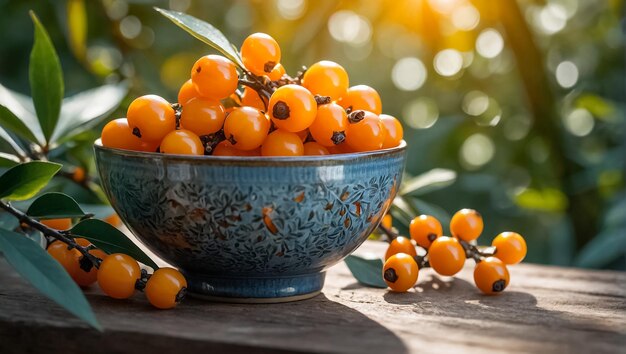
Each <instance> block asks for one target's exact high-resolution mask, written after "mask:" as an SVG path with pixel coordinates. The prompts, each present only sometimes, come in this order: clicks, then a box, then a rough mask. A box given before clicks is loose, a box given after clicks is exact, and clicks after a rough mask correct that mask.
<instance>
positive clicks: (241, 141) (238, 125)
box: [224, 107, 270, 150]
mask: <svg viewBox="0 0 626 354" xmlns="http://www.w3.org/2000/svg"><path fill="white" fill-rule="evenodd" d="M269 130H270V121H269V120H268V119H267V116H266V115H265V114H264V113H263V112H261V111H260V110H258V109H256V108H252V107H237V108H234V109H233V110H232V111H231V112H230V113H229V114H228V116H227V117H226V120H225V121H224V136H226V140H228V141H230V143H231V144H232V145H233V146H234V147H235V148H237V149H239V150H254V149H256V148H258V147H259V146H261V144H262V143H263V141H264V140H265V138H266V137H267V133H268V132H269Z"/></svg>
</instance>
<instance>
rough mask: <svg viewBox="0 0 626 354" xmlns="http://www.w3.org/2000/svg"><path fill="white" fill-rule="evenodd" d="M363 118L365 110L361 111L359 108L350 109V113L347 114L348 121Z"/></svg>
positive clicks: (351, 121)
mask: <svg viewBox="0 0 626 354" xmlns="http://www.w3.org/2000/svg"><path fill="white" fill-rule="evenodd" d="M363 118H365V111H362V110H360V109H359V110H356V111H352V112H350V114H348V121H349V122H350V123H358V122H360V121H362V120H363Z"/></svg>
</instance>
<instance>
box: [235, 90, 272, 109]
mask: <svg viewBox="0 0 626 354" xmlns="http://www.w3.org/2000/svg"><path fill="white" fill-rule="evenodd" d="M263 102H264V101H263V99H262V98H261V96H259V93H258V92H256V91H255V90H254V89H251V88H250V87H246V88H244V89H243V94H242V95H241V105H242V106H248V107H254V108H256V109H258V110H259V111H265V110H267V107H266V106H265V104H266V103H267V102H266V103H263Z"/></svg>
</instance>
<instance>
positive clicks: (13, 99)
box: [0, 84, 45, 145]
mask: <svg viewBox="0 0 626 354" xmlns="http://www.w3.org/2000/svg"><path fill="white" fill-rule="evenodd" d="M0 105H3V106H5V107H6V108H7V109H8V110H10V111H11V112H12V113H13V114H15V115H16V116H17V117H19V118H20V120H21V121H22V122H23V123H24V124H25V125H26V126H27V127H28V129H29V130H30V131H31V132H32V133H33V134H34V135H35V137H36V138H37V139H36V143H37V144H39V145H43V143H44V140H45V138H44V136H43V133H42V132H41V127H40V126H39V122H38V121H37V115H36V114H35V106H34V105H33V100H32V98H30V97H29V96H26V95H22V94H21V93H18V92H15V91H11V90H9V89H8V88H6V87H4V86H2V84H0Z"/></svg>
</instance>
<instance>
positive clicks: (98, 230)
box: [71, 219, 159, 269]
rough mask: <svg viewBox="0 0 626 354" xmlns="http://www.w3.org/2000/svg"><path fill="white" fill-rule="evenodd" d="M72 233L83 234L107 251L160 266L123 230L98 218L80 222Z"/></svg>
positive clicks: (154, 266) (151, 265)
mask: <svg viewBox="0 0 626 354" xmlns="http://www.w3.org/2000/svg"><path fill="white" fill-rule="evenodd" d="M71 231H72V234H73V235H75V236H81V237H84V238H86V239H88V240H89V241H91V243H93V244H94V245H96V247H98V248H101V249H102V250H104V251H105V252H107V253H124V254H127V255H129V256H131V257H133V258H135V259H136V260H138V261H139V262H141V263H143V264H145V265H147V266H150V267H152V268H154V269H157V268H159V266H157V264H156V263H154V261H153V260H152V259H150V257H148V255H146V254H145V253H144V252H143V251H142V250H141V249H140V248H139V247H137V245H135V243H133V241H131V240H130V239H129V238H128V237H126V235H124V233H123V232H121V231H120V230H118V229H116V228H115V227H113V226H111V225H109V224H108V223H106V222H104V221H102V220H98V219H88V220H83V221H81V222H79V223H78V224H77V225H76V226H74V227H73V228H72V230H71Z"/></svg>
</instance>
